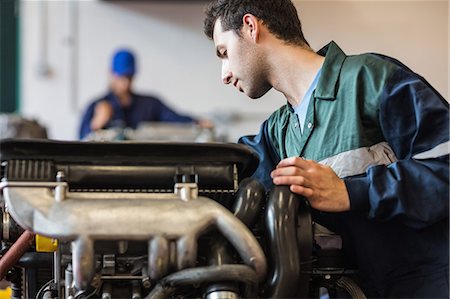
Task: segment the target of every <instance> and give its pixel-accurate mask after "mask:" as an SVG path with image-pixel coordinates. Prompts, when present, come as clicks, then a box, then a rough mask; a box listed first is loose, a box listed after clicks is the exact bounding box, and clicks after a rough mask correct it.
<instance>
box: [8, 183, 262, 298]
mask: <svg viewBox="0 0 450 299" xmlns="http://www.w3.org/2000/svg"><path fill="white" fill-rule="evenodd" d="M2 184H3V185H2V186H3V193H4V198H5V201H6V203H7V205H8V207H9V210H10V213H11V215H12V216H13V217H14V219H16V221H17V222H18V223H19V224H20V225H21V226H22V227H25V228H28V229H31V230H33V231H35V232H37V233H43V232H45V234H46V235H47V236H51V237H53V238H57V239H61V240H69V241H70V240H75V241H74V244H75V245H74V247H73V272H74V281H75V285H76V287H77V288H80V289H83V288H85V287H87V285H88V283H89V282H88V280H89V279H92V277H93V269H94V268H93V266H94V262H93V259H94V257H93V254H94V253H93V248H92V247H93V244H92V243H93V240H95V239H98V240H117V239H119V240H123V239H128V240H150V239H152V238H154V237H157V236H160V237H162V238H163V237H165V236H167V237H168V238H170V240H171V241H175V242H176V250H177V255H176V259H177V263H176V264H177V269H178V270H181V269H184V268H186V267H191V266H195V263H196V258H197V239H198V237H199V236H200V235H201V234H202V233H204V232H206V231H209V230H210V229H212V228H217V229H218V230H219V231H220V232H221V233H222V235H223V236H224V237H225V238H227V240H228V241H229V242H230V243H231V244H232V245H233V246H234V248H235V249H236V250H237V252H238V253H239V255H240V256H241V258H242V260H243V261H244V263H246V264H247V265H249V266H251V267H252V268H253V269H255V271H256V273H257V276H258V278H259V279H260V280H263V279H264V278H265V275H266V270H267V264H266V259H265V256H264V253H263V251H262V249H261V247H260V245H259V243H258V241H257V240H256V238H255V237H254V235H253V234H252V233H251V232H250V231H249V229H248V228H247V227H246V226H245V225H244V224H243V223H242V222H241V221H239V220H238V219H237V218H236V217H234V215H233V214H231V212H230V211H228V210H227V209H226V208H225V207H223V206H222V205H220V204H218V203H216V202H214V201H213V200H211V199H209V198H206V197H198V198H197V199H196V200H191V201H188V202H185V201H182V200H181V199H180V197H179V196H177V195H176V194H145V193H144V194H142V193H134V194H133V193H114V192H109V193H108V192H98V193H81V192H80V193H78V192H67V197H66V200H64V201H62V202H56V201H55V200H54V199H53V196H52V190H51V189H50V188H49V187H51V186H52V187H55V186H58V185H59V184H65V183H63V182H61V183H52V184H51V183H45V182H42V187H38V185H37V184H39V183H36V184H34V185H32V186H30V184H32V183H31V182H23V183H21V182H5V183H2ZM105 206H108V207H109V208H108V211H106V210H105V209H104V207H105ZM129 215H133V217H131V218H130V217H129ZM121 219H128V221H127V222H126V223H123V221H121ZM117 223H122V224H123V225H117ZM150 255H151V253H150ZM149 267H154V265H149Z"/></svg>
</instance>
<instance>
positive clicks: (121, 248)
mask: <svg viewBox="0 0 450 299" xmlns="http://www.w3.org/2000/svg"><path fill="white" fill-rule="evenodd" d="M127 250H128V242H127V241H118V242H117V251H118V252H119V254H125V253H126V252H127Z"/></svg>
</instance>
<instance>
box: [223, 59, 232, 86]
mask: <svg viewBox="0 0 450 299" xmlns="http://www.w3.org/2000/svg"><path fill="white" fill-rule="evenodd" d="M231 77H232V76H231V72H230V70H229V68H228V61H227V60H223V61H222V81H223V84H230V83H231Z"/></svg>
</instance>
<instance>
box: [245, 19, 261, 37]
mask: <svg viewBox="0 0 450 299" xmlns="http://www.w3.org/2000/svg"><path fill="white" fill-rule="evenodd" d="M242 23H243V26H242V34H244V35H247V36H248V37H250V38H251V39H252V40H253V41H254V42H258V40H259V34H260V32H261V27H260V26H261V25H260V23H259V19H258V18H257V17H255V16H254V15H252V14H245V15H244V16H243V17H242Z"/></svg>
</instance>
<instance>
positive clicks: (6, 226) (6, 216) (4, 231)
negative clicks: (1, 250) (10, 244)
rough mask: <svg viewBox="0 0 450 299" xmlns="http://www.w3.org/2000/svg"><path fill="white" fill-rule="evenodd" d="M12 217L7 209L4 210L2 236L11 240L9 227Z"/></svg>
mask: <svg viewBox="0 0 450 299" xmlns="http://www.w3.org/2000/svg"><path fill="white" fill-rule="evenodd" d="M10 219H11V217H10V216H9V213H8V212H7V211H3V225H2V238H3V240H6V241H8V240H9V227H10V226H11V224H10Z"/></svg>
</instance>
